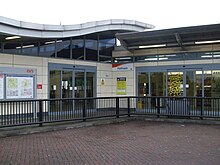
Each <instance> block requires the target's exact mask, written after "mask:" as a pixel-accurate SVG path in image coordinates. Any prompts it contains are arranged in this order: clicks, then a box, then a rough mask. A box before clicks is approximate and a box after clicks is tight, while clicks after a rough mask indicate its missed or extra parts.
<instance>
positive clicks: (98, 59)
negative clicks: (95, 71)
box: [97, 34, 100, 61]
mask: <svg viewBox="0 0 220 165" xmlns="http://www.w3.org/2000/svg"><path fill="white" fill-rule="evenodd" d="M97 37H98V38H97V61H100V56H99V55H100V54H99V34H98V36H97Z"/></svg>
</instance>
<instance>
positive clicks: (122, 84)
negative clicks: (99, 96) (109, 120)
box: [116, 77, 127, 95]
mask: <svg viewBox="0 0 220 165" xmlns="http://www.w3.org/2000/svg"><path fill="white" fill-rule="evenodd" d="M126 88H127V84H126V77H117V92H116V94H117V95H126Z"/></svg>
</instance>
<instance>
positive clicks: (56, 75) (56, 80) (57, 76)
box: [50, 70, 61, 112]
mask: <svg viewBox="0 0 220 165" xmlns="http://www.w3.org/2000/svg"><path fill="white" fill-rule="evenodd" d="M60 84H61V71H60V70H51V71H50V99H55V98H61V87H60ZM57 111H60V103H59V102H57V101H50V112H57Z"/></svg>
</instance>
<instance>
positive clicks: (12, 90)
mask: <svg viewBox="0 0 220 165" xmlns="http://www.w3.org/2000/svg"><path fill="white" fill-rule="evenodd" d="M20 98H34V78H33V77H23V76H20V77H19V76H7V77H6V99H20Z"/></svg>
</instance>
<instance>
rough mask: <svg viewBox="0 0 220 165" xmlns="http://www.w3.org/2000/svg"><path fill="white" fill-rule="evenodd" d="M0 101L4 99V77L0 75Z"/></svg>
mask: <svg viewBox="0 0 220 165" xmlns="http://www.w3.org/2000/svg"><path fill="white" fill-rule="evenodd" d="M0 99H4V75H3V74H0Z"/></svg>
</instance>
